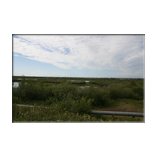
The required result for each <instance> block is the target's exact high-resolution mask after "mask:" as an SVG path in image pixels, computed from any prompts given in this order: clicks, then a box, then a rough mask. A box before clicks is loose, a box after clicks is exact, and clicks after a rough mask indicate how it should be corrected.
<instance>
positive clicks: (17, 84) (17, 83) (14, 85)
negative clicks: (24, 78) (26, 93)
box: [13, 82, 27, 88]
mask: <svg viewBox="0 0 157 157" xmlns="http://www.w3.org/2000/svg"><path fill="white" fill-rule="evenodd" d="M19 84H20V83H19V82H13V87H14V88H17V87H18V86H19ZM25 84H27V83H25Z"/></svg>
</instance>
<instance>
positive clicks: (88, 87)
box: [79, 86, 90, 89]
mask: <svg viewBox="0 0 157 157" xmlns="http://www.w3.org/2000/svg"><path fill="white" fill-rule="evenodd" d="M89 87H90V86H79V88H82V89H84V88H89Z"/></svg>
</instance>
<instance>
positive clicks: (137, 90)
mask: <svg viewBox="0 0 157 157" xmlns="http://www.w3.org/2000/svg"><path fill="white" fill-rule="evenodd" d="M132 90H133V91H134V93H136V94H138V96H139V99H140V100H142V99H143V98H144V89H143V87H134V88H133V89H132Z"/></svg>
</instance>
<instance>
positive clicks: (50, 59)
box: [13, 35, 144, 75]
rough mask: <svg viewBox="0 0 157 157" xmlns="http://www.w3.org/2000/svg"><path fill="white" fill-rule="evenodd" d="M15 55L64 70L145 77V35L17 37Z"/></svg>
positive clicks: (15, 38) (14, 48)
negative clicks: (135, 74)
mask: <svg viewBox="0 0 157 157" xmlns="http://www.w3.org/2000/svg"><path fill="white" fill-rule="evenodd" d="M13 52H14V53H16V55H17V54H21V55H23V56H24V57H26V58H28V59H32V60H36V61H40V62H45V63H50V64H53V65H55V66H57V67H59V68H61V69H71V68H73V67H75V68H77V69H91V70H118V71H121V72H127V73H141V75H142V74H143V66H144V36H143V35H16V37H14V38H13Z"/></svg>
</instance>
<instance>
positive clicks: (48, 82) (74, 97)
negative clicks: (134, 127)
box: [13, 76, 144, 120]
mask: <svg viewBox="0 0 157 157" xmlns="http://www.w3.org/2000/svg"><path fill="white" fill-rule="evenodd" d="M70 80H73V81H70ZM85 80H88V81H89V82H85ZM13 81H16V82H17V81H18V82H20V84H19V86H18V87H17V88H13V104H17V103H24V102H34V101H38V102H40V103H38V105H43V106H49V107H51V108H53V109H54V108H55V107H57V110H58V113H60V114H61V110H62V112H63V111H66V112H68V113H71V114H79V115H80V116H83V115H84V114H88V112H89V111H90V110H91V109H93V108H98V107H108V106H112V105H113V102H114V101H115V100H117V99H133V100H143V98H144V82H143V79H131V80H129V79H123V80H120V79H83V78H79V79H78V78H77V79H76V78H75V79H74V78H72V79H70V78H68V79H67V78H35V79H34V78H27V77H24V76H23V77H21V78H17V77H13ZM80 85H81V86H83V85H84V86H85V87H86V86H89V87H88V88H83V89H81V88H79V87H80ZM24 104H25V103H24ZM29 104H30V103H29ZM25 110H30V109H28V108H27V109H25ZM14 113H15V110H14V112H13V114H14ZM63 115H64V114H63ZM72 117H73V116H72ZM40 120H42V119H40ZM47 120H48V119H47ZM67 120H68V119H67ZM69 120H71V119H69ZM95 120H98V119H95Z"/></svg>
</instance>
